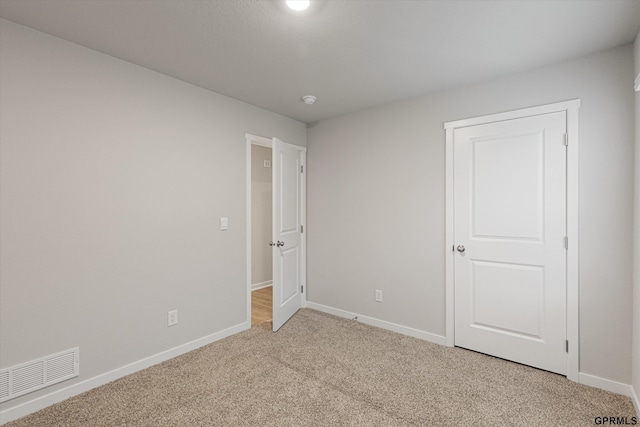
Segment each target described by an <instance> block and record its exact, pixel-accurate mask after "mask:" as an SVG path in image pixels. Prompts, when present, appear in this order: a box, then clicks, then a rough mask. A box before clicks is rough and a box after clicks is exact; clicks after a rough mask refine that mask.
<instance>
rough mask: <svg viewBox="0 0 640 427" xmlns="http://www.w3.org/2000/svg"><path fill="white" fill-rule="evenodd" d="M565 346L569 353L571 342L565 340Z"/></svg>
mask: <svg viewBox="0 0 640 427" xmlns="http://www.w3.org/2000/svg"><path fill="white" fill-rule="evenodd" d="M564 344H565V346H564V347H565V350H566V352H567V353H569V340H565V341H564Z"/></svg>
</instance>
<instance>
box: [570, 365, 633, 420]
mask: <svg viewBox="0 0 640 427" xmlns="http://www.w3.org/2000/svg"><path fill="white" fill-rule="evenodd" d="M578 379H579V382H580V384H584V385H588V386H591V387H596V388H601V389H602V390H606V391H610V392H612V393H618V394H621V395H623V396H627V397H630V398H631V400H633V395H634V392H633V387H631V385H629V384H624V383H619V382H617V381H613V380H608V379H606V378H601V377H596V376H595V375H589V374H585V373H583V372H580V373H579V374H578ZM637 400H638V399H637V397H636V402H634V403H635V405H636V411H637V408H638V406H637Z"/></svg>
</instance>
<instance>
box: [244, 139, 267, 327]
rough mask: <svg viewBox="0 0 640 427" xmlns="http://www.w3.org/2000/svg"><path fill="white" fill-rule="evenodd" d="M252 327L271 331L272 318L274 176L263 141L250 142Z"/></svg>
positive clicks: (265, 142)
mask: <svg viewBox="0 0 640 427" xmlns="http://www.w3.org/2000/svg"><path fill="white" fill-rule="evenodd" d="M250 157H251V162H250V168H249V173H250V182H249V185H250V186H251V188H250V194H251V204H250V206H251V209H250V211H251V218H250V219H248V220H250V224H251V236H250V237H251V245H250V246H249V248H248V251H250V253H251V261H250V262H251V264H250V265H251V276H250V280H251V310H250V313H251V327H254V326H260V327H264V328H266V329H271V325H272V317H273V250H272V247H271V246H270V245H269V242H271V241H272V237H271V234H272V218H273V216H272V213H273V176H272V168H271V162H272V147H271V141H270V140H268V139H266V138H265V140H264V141H263V140H259V139H257V138H252V139H251V147H250Z"/></svg>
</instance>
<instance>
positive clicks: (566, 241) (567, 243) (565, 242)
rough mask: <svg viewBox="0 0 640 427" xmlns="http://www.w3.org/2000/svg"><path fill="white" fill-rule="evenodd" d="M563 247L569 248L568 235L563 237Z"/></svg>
mask: <svg viewBox="0 0 640 427" xmlns="http://www.w3.org/2000/svg"><path fill="white" fill-rule="evenodd" d="M564 248H565V249H567V250H568V249H569V238H568V237H565V238H564Z"/></svg>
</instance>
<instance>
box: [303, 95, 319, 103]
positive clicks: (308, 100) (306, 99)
mask: <svg viewBox="0 0 640 427" xmlns="http://www.w3.org/2000/svg"><path fill="white" fill-rule="evenodd" d="M316 99H318V98H316V97H315V96H313V95H305V96H303V97H302V100H303V101H304V103H305V104H307V105H313V103H315V102H316Z"/></svg>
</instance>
